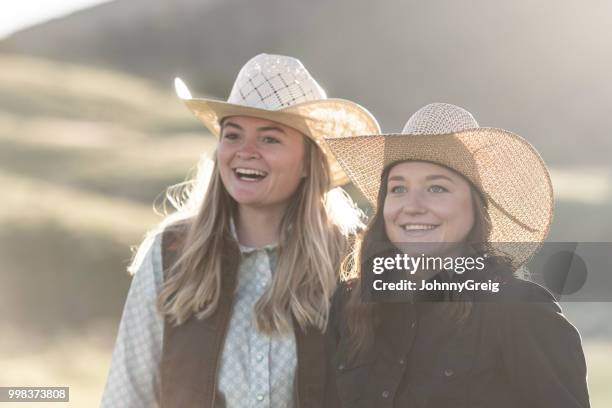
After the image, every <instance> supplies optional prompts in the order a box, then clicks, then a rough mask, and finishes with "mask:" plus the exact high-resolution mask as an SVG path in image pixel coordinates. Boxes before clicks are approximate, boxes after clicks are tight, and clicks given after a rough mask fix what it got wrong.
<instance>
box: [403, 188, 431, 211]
mask: <svg viewBox="0 0 612 408" xmlns="http://www.w3.org/2000/svg"><path fill="white" fill-rule="evenodd" d="M402 212H404V213H407V214H424V213H426V212H427V208H426V207H425V205H424V203H423V200H422V197H421V196H420V195H419V194H418V193H416V192H412V193H409V194H406V195H405V196H404V200H402Z"/></svg>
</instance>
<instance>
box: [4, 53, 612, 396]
mask: <svg viewBox="0 0 612 408" xmlns="http://www.w3.org/2000/svg"><path fill="white" fill-rule="evenodd" d="M170 85H171V80H170V78H169V81H168V89H159V88H158V87H156V86H154V85H152V84H151V83H148V82H146V81H143V80H140V79H138V78H134V77H129V76H126V75H122V74H117V73H114V72H109V71H104V70H98V69H92V68H84V67H79V66H74V65H68V64H61V63H56V62H53V63H52V62H48V61H44V60H37V59H33V58H25V57H15V56H10V55H0V185H1V186H2V198H3V199H2V205H0V280H1V282H2V285H1V286H0V310H3V311H5V314H4V318H3V320H2V322H1V323H0V330H1V332H2V336H0V344H1V345H2V347H1V348H0V366H2V368H3V369H2V370H0V385H3V386H9V385H13V386H20V385H21V386H26V385H40V386H43V385H46V386H51V385H57V386H70V387H71V403H70V404H64V406H73V407H91V406H96V405H97V404H98V401H99V398H100V394H101V392H102V387H103V385H104V380H105V377H106V371H107V369H108V365H109V363H110V353H111V350H112V345H113V342H114V337H115V334H116V330H117V324H118V320H119V317H120V314H121V309H122V306H123V302H124V299H125V295H126V293H127V289H128V285H129V282H130V278H129V276H128V274H127V272H125V268H126V266H127V264H128V263H129V260H130V258H131V256H132V252H131V247H133V246H134V245H137V244H138V243H139V241H140V240H141V238H142V237H143V236H144V234H145V232H146V230H147V229H148V228H150V227H152V226H153V225H154V224H155V223H156V222H157V221H159V220H160V217H159V216H158V215H156V214H155V212H154V211H153V202H154V200H155V199H156V198H159V197H160V194H162V193H163V192H164V189H165V188H166V187H167V186H168V185H171V184H175V183H178V182H181V181H183V180H185V178H186V177H187V176H188V174H189V173H190V172H192V171H193V170H194V168H195V165H196V163H197V161H198V159H199V157H200V155H201V154H202V153H203V152H206V151H209V150H210V149H211V147H212V145H213V138H212V137H211V136H210V135H209V134H208V133H207V132H206V131H205V129H204V128H203V127H202V126H201V125H200V124H199V122H197V120H196V119H194V118H193V117H192V116H191V114H190V113H189V112H188V111H187V110H186V109H185V108H184V106H182V104H181V102H180V101H178V100H177V99H176V98H175V97H174V95H173V94H172V92H171V88H170ZM558 208H559V211H560V213H561V214H562V215H563V216H562V219H566V220H569V221H572V222H576V220H577V219H580V218H579V217H577V216H576V214H579V213H583V212H584V207H579V206H577V204H576V203H573V202H565V203H564V202H561V203H560V205H559V206H558ZM589 208H590V209H591V210H592V211H593V212H592V215H595V214H600V215H601V217H593V219H595V220H596V221H597V218H599V221H597V223H599V224H598V225H599V227H601V228H602V231H603V230H605V228H604V227H603V226H602V224H601V222H600V221H601V220H606V219H609V208H608V205H607V204H602V203H601V202H597V203H595V204H593V206H592V207H589ZM606 215H607V216H608V217H606ZM596 221H593V222H591V221H589V223H587V225H591V226H593V225H595V223H596ZM606 222H608V223H609V222H610V221H606ZM581 225H584V222H582V223H581ZM606 228H607V227H606ZM567 231H574V232H576V231H577V232H578V233H579V232H580V231H581V230H580V225H574V224H572V223H570V222H568V223H566V224H563V223H562V224H560V225H556V226H555V227H554V229H553V232H554V233H555V234H556V235H557V236H563V234H565V233H566V232H567ZM583 231H590V230H586V229H584V230H583ZM608 231H609V229H608ZM579 306H580V307H574V305H568V311H569V312H570V313H568V315H569V316H570V317H571V318H572V321H573V322H574V323H575V324H576V326H577V327H578V328H579V329H580V330H581V332H582V333H583V335H585V334H586V336H585V350H586V353H587V359H588V363H589V383H590V387H591V395H592V399H593V406H594V407H606V406H612V389H611V388H610V387H609V384H610V382H611V381H612V370H611V369H610V367H612V340H610V339H612V336H611V335H612V333H610V332H611V331H612V330H611V328H610V325H609V323H607V324H602V320H601V318H599V317H598V316H600V315H603V314H604V311H605V310H609V305H607V304H606V305H603V304H599V305H579ZM606 308H607V309H606ZM39 405H40V406H47V405H46V404H39ZM2 406H3V407H4V406H7V407H8V406H11V405H10V404H3V405H2ZM15 406H23V404H15ZM28 406H38V405H36V404H31V405H28ZM54 406H62V404H59V403H58V404H54Z"/></svg>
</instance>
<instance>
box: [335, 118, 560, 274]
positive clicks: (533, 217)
mask: <svg viewBox="0 0 612 408" xmlns="http://www.w3.org/2000/svg"><path fill="white" fill-rule="evenodd" d="M325 141H326V143H327V144H328V145H329V147H330V150H331V151H332V153H333V154H334V155H335V156H336V160H338V162H339V163H340V165H341V166H342V168H343V169H344V171H345V172H346V173H347V175H348V177H349V178H350V180H351V181H352V182H353V183H354V184H355V186H356V187H357V188H358V189H359V190H360V191H361V192H362V193H363V194H364V196H365V197H366V198H367V199H368V201H369V202H370V204H371V205H372V207H373V208H376V205H377V196H378V192H379V189H380V183H381V174H382V172H383V170H384V169H385V168H386V167H387V166H388V165H390V164H392V163H395V162H399V161H426V162H431V163H436V164H440V165H443V166H446V167H449V168H451V169H453V170H455V171H457V172H458V173H460V174H462V175H463V176H465V177H466V178H467V179H468V180H469V181H470V182H471V183H472V184H473V185H474V186H475V187H476V188H477V189H478V190H480V192H481V193H482V195H483V197H484V198H485V200H486V204H487V208H488V211H489V216H490V218H491V222H492V231H491V236H490V240H491V242H495V243H517V244H519V243H541V242H543V241H544V239H545V238H546V236H547V235H548V232H549V229H550V225H551V222H552V215H553V206H554V201H553V191H552V183H551V180H550V175H549V173H548V170H547V168H546V165H545V164H544V161H543V160H542V158H541V157H540V155H539V154H538V152H537V151H536V150H535V149H534V148H533V147H532V146H531V144H529V143H528V142H527V141H526V140H525V139H523V138H521V137H520V136H518V135H515V134H514V133H511V132H508V131H506V130H503V129H496V128H475V129H468V130H464V131H461V132H456V133H450V134H441V135H406V134H385V135H369V136H357V137H350V138H342V139H339V138H326V139H325ZM530 248H531V249H527V250H525V246H524V245H523V246H522V250H521V251H523V253H515V254H512V256H513V258H514V259H515V260H516V261H517V263H518V264H521V265H522V264H524V263H525V262H526V261H527V260H528V259H529V258H530V257H531V256H532V255H533V252H535V251H537V249H538V248H539V245H538V246H535V245H531V246H530Z"/></svg>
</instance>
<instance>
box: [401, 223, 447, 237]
mask: <svg viewBox="0 0 612 408" xmlns="http://www.w3.org/2000/svg"><path fill="white" fill-rule="evenodd" d="M439 226H440V225H439V224H416V223H411V224H401V225H400V226H399V227H400V228H401V229H403V230H404V232H405V233H407V234H408V235H415V236H419V235H423V234H426V233H428V232H430V231H433V230H435V229H436V228H438V227H439Z"/></svg>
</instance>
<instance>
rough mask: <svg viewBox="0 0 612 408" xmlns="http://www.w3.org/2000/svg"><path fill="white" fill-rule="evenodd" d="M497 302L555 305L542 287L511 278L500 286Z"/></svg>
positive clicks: (554, 301) (546, 290) (527, 281)
mask: <svg viewBox="0 0 612 408" xmlns="http://www.w3.org/2000/svg"><path fill="white" fill-rule="evenodd" d="M498 293H499V300H501V301H511V302H514V301H516V302H520V303H525V302H536V303H555V304H556V303H557V301H556V299H555V297H554V296H553V294H552V293H551V292H550V291H549V290H548V289H546V288H545V287H544V286H542V285H540V284H538V283H536V282H533V281H531V280H528V279H524V278H520V277H517V276H512V277H509V278H507V279H505V280H504V281H503V282H501V284H500V290H499V292H498Z"/></svg>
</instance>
